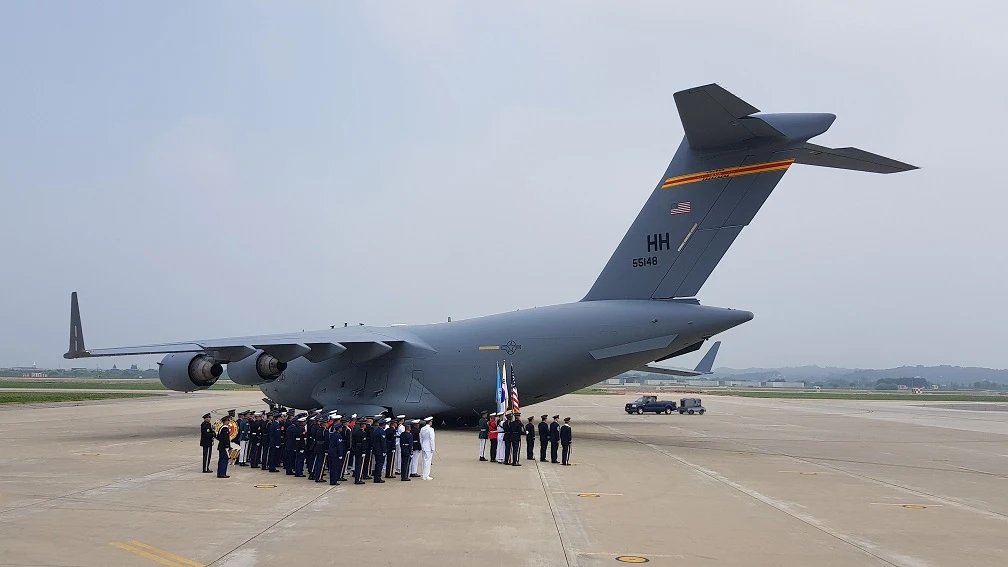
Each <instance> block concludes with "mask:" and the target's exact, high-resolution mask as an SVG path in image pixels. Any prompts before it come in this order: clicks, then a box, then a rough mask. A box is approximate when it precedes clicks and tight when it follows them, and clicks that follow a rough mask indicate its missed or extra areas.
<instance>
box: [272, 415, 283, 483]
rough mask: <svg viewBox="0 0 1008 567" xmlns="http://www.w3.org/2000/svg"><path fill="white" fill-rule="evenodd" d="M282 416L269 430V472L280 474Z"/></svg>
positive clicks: (277, 417) (278, 417) (274, 421)
mask: <svg viewBox="0 0 1008 567" xmlns="http://www.w3.org/2000/svg"><path fill="white" fill-rule="evenodd" d="M280 422H281V416H279V415H278V416H275V419H274V420H273V421H272V422H270V428H269V472H280V471H279V470H278V469H277V466H278V465H279V464H280V455H281V454H282V453H283V424H282V423H280Z"/></svg>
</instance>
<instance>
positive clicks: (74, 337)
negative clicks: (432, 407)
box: [63, 292, 434, 363]
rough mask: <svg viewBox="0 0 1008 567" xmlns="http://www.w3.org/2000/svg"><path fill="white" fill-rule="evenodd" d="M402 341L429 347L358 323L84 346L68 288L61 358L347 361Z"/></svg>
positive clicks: (77, 312)
mask: <svg viewBox="0 0 1008 567" xmlns="http://www.w3.org/2000/svg"><path fill="white" fill-rule="evenodd" d="M406 345H408V346H409V347H410V348H413V349H420V350H425V351H428V352H434V349H433V348H432V347H430V346H429V345H427V344H426V343H423V342H422V341H420V340H419V339H417V338H416V337H413V336H409V337H407V336H394V335H391V334H388V333H381V332H378V331H376V330H375V329H373V328H371V327H363V326H358V327H341V328H337V329H326V330H321V331H307V332H301V333H285V334H278V335H253V336H248V337H229V338H221V339H198V340H192V341H184V342H177V343H159V344H149V345H137V346H128V347H115V348H103V349H87V348H85V347H84V331H83V328H82V326H81V318H80V308H79V306H78V303H77V292H73V294H71V296H70V348H69V350H68V351H67V352H66V354H64V355H63V358H69V359H73V358H91V357H98V356H131V355H139V354H171V353H184V352H203V353H206V354H208V355H210V356H212V357H213V358H214V360H215V361H217V362H221V363H226V362H236V361H239V360H242V359H243V358H246V357H248V356H251V355H252V354H254V353H255V352H257V351H258V350H262V351H263V352H266V353H267V354H270V355H272V356H274V357H276V358H277V359H278V360H280V361H281V362H290V361H291V360H294V359H295V358H298V357H299V356H304V357H305V358H307V359H308V360H310V361H312V362H321V361H323V360H328V359H330V358H333V357H335V356H337V355H340V354H343V353H344V352H346V353H348V355H349V356H350V359H351V360H353V361H354V362H355V363H360V362H365V361H367V360H371V359H373V358H377V357H379V356H382V355H383V354H385V353H387V352H390V351H392V349H393V348H395V347H397V346H406Z"/></svg>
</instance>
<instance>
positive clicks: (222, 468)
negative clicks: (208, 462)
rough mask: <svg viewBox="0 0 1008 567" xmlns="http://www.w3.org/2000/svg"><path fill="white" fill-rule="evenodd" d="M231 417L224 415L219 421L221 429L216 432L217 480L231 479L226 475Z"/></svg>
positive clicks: (229, 447) (229, 448)
mask: <svg viewBox="0 0 1008 567" xmlns="http://www.w3.org/2000/svg"><path fill="white" fill-rule="evenodd" d="M230 423H231V416H230V415H225V416H224V417H223V419H221V427H220V429H218V430H217V478H231V475H229V474H228V473H227V467H228V460H229V458H228V451H230V450H231V429H230V428H229V427H228V425H229V424H230Z"/></svg>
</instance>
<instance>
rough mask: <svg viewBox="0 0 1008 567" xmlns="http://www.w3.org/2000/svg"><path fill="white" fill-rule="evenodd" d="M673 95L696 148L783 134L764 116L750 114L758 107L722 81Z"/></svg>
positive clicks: (710, 147) (687, 138)
mask: <svg viewBox="0 0 1008 567" xmlns="http://www.w3.org/2000/svg"><path fill="white" fill-rule="evenodd" d="M672 97H673V98H674V99H675V103H676V107H677V108H678V109H679V118H680V119H681V120H682V125H683V130H684V131H685V133H686V140H687V141H688V142H689V146H690V147H691V148H693V149H694V150H710V149H714V148H721V147H725V146H732V145H735V144H738V143H741V142H744V141H746V140H751V139H753V138H776V137H782V136H783V135H784V134H782V133H781V132H780V131H779V130H777V129H776V128H774V127H773V126H771V125H769V124H767V123H766V122H765V121H763V120H762V119H761V118H758V117H755V116H750V114H755V113H757V112H759V109H758V108H756V107H755V106H753V105H751V104H749V103H748V102H746V101H744V100H742V99H740V98H739V97H737V96H735V95H733V94H731V93H730V92H728V91H726V90H725V89H724V88H722V87H721V86H720V85H716V84H710V85H704V86H702V87H696V88H692V89H687V90H684V91H679V92H677V93H675V94H674V95H672Z"/></svg>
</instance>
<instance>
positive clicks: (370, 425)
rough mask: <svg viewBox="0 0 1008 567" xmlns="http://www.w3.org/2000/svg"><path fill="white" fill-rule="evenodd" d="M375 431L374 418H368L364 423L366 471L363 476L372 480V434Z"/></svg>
mask: <svg viewBox="0 0 1008 567" xmlns="http://www.w3.org/2000/svg"><path fill="white" fill-rule="evenodd" d="M372 433H374V418H373V417H369V418H367V420H366V422H365V423H364V467H363V470H364V472H363V473H361V478H362V479H364V480H371V465H372V464H373V463H372V460H373V459H372V456H371V434H372Z"/></svg>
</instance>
